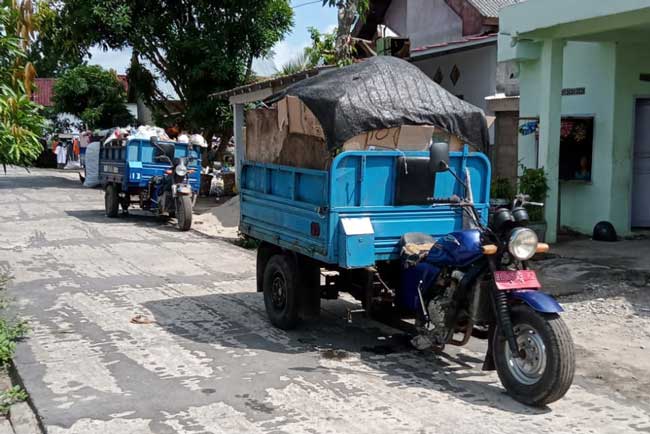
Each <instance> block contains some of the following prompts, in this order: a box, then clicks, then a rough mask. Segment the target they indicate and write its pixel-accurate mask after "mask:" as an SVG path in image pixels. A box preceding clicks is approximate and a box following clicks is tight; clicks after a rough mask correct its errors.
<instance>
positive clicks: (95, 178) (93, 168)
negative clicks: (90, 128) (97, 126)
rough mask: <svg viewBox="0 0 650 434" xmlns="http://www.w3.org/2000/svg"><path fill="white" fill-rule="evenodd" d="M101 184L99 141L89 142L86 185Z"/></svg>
mask: <svg viewBox="0 0 650 434" xmlns="http://www.w3.org/2000/svg"><path fill="white" fill-rule="evenodd" d="M98 185H99V142H92V143H89V144H88V146H87V147H86V180H85V181H84V187H90V188H92V187H97V186H98Z"/></svg>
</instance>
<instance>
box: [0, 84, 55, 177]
mask: <svg viewBox="0 0 650 434" xmlns="http://www.w3.org/2000/svg"><path fill="white" fill-rule="evenodd" d="M0 90H1V91H2V94H1V95H0V164H2V165H3V167H5V166H7V165H16V166H29V165H31V164H32V163H33V162H34V160H36V159H37V158H38V156H39V154H40V153H41V151H42V150H43V147H42V146H41V143H40V141H39V138H40V137H41V134H42V133H43V129H44V127H45V119H44V118H43V117H42V116H41V115H40V113H39V108H40V107H39V106H38V105H36V104H34V103H33V102H32V101H30V99H29V97H28V96H27V95H26V93H25V89H24V87H23V85H22V83H19V84H18V85H17V89H15V88H12V87H9V86H8V85H6V84H2V85H0Z"/></svg>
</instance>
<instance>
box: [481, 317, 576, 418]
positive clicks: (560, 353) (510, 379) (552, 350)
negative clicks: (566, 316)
mask: <svg viewBox="0 0 650 434" xmlns="http://www.w3.org/2000/svg"><path fill="white" fill-rule="evenodd" d="M511 318H512V326H513V329H514V332H515V336H516V339H517V344H518V345H519V351H520V354H519V357H514V355H513V354H512V352H511V351H510V346H509V345H508V342H507V341H506V339H505V337H503V333H501V330H500V329H499V328H497V330H496V333H495V334H494V341H493V355H494V363H495V365H496V369H497V373H498V374H499V379H500V380H501V383H502V384H503V386H504V387H505V388H506V390H507V391H508V394H510V395H511V396H512V397H513V398H514V399H516V400H517V401H519V402H521V403H524V404H526V405H531V406H536V407H542V406H544V405H547V404H550V403H552V402H554V401H557V400H558V399H560V398H562V397H563V396H564V395H565V394H566V392H567V391H568V390H569V387H571V384H572V383H573V374H574V372H575V352H574V348H573V340H572V339H571V334H570V333H569V329H568V328H567V326H566V324H565V323H564V321H563V320H562V318H560V316H559V315H557V314H543V313H539V312H536V311H534V310H533V309H531V308H530V307H528V306H526V305H517V306H513V307H512V308H511Z"/></svg>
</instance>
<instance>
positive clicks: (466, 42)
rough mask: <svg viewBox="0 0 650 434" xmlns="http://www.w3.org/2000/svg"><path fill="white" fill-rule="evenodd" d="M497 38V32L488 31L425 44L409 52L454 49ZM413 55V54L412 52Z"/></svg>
mask: <svg viewBox="0 0 650 434" xmlns="http://www.w3.org/2000/svg"><path fill="white" fill-rule="evenodd" d="M496 40H497V34H496V33H490V34H487V35H479V36H468V37H466V38H463V39H459V40H457V41H448V42H440V43H438V44H431V45H425V46H423V47H417V48H413V49H411V53H419V52H422V51H427V50H431V49H438V48H439V49H447V48H449V49H450V50H451V49H454V48H458V47H461V46H464V45H471V44H474V43H477V42H496ZM412 55H413V54H412Z"/></svg>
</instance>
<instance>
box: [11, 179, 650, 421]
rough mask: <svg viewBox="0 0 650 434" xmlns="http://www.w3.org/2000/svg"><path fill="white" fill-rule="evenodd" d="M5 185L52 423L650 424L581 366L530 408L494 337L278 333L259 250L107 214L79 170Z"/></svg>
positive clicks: (45, 412)
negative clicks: (514, 393)
mask: <svg viewBox="0 0 650 434" xmlns="http://www.w3.org/2000/svg"><path fill="white" fill-rule="evenodd" d="M0 193H1V194H0V217H2V219H1V220H0V234H1V236H2V241H1V244H0V269H2V270H5V271H9V270H10V271H11V272H12V273H13V275H14V276H15V280H14V282H13V284H12V286H11V288H10V292H11V294H12V295H13V296H14V297H15V299H16V305H17V306H18V310H19V313H20V315H22V316H23V317H24V318H26V319H27V320H28V321H29V323H30V325H31V329H32V331H31V333H30V336H29V338H28V339H27V340H25V341H24V342H23V343H21V344H20V345H19V347H18V350H17V357H16V363H17V366H18V371H19V374H20V376H21V377H22V379H23V381H24V383H25V385H26V387H27V390H28V392H29V393H30V395H31V398H32V400H33V402H34V404H35V406H36V408H37V410H38V414H39V416H40V417H41V418H42V419H43V422H44V425H45V426H46V428H47V431H48V432H49V433H53V434H58V433H123V434H128V433H138V434H146V433H198V432H201V433H208V432H209V433H271V432H272V433H280V432H286V433H385V432H397V433H415V432H418V433H424V432H431V433H433V432H436V433H521V432H531V433H533V432H534V433H561V432H576V433H596V432H598V433H621V432H634V431H645V432H650V416H649V414H648V412H647V409H640V408H637V407H636V406H635V405H634V403H630V402H629V401H623V398H621V397H619V396H617V395H616V394H614V393H611V394H610V393H609V392H607V391H603V390H601V389H599V391H594V390H593V389H592V388H591V387H589V386H587V384H589V383H588V382H586V381H582V379H581V378H580V377H578V378H577V379H576V385H575V386H574V387H573V388H572V389H571V391H570V392H569V394H568V395H567V397H566V398H565V399H564V400H562V401H561V402H559V403H556V404H554V405H551V406H550V408H546V409H541V410H534V409H530V408H526V407H524V406H522V405H519V404H518V403H516V402H514V401H513V400H512V399H510V398H509V397H508V396H507V395H506V394H505V393H504V392H503V389H502V388H501V386H500V385H499V383H498V380H497V378H496V376H495V375H494V374H485V373H482V372H480V370H479V369H478V367H479V366H480V363H481V355H480V353H479V352H478V351H476V350H479V349H480V348H478V347H474V351H473V350H465V349H464V350H462V351H455V350H450V351H449V352H446V353H445V354H442V355H434V354H432V353H427V354H422V353H418V352H415V351H411V350H410V349H409V348H408V347H407V346H406V345H405V344H404V339H402V338H401V336H400V335H399V334H395V331H394V330H390V329H387V328H383V327H381V326H380V325H379V324H377V323H374V322H371V321H366V320H364V319H359V320H358V321H355V322H354V323H353V324H351V325H350V324H347V323H346V321H345V320H344V319H343V317H344V316H345V311H346V308H348V307H350V306H351V305H350V303H348V302H346V301H337V302H327V303H324V314H323V317H322V318H321V319H320V320H319V321H318V322H314V323H310V324H306V325H305V326H303V327H302V328H301V329H300V330H299V331H295V332H291V333H286V332H283V331H279V330H275V329H273V328H271V327H270V326H269V323H268V322H267V320H266V316H265V313H264V308H263V302H262V297H261V296H260V295H259V294H257V293H255V281H254V277H253V274H254V255H253V254H252V253H251V252H248V251H245V250H241V249H239V248H237V247H235V246H233V245H231V244H228V243H225V242H221V241H218V240H214V239H210V238H208V237H204V236H201V235H200V234H198V233H193V232H190V233H179V232H177V231H176V230H175V229H174V228H173V227H171V226H165V225H161V224H159V223H158V222H156V221H155V220H154V219H152V218H150V217H148V216H145V215H133V216H131V217H129V218H120V219H116V220H108V219H106V218H105V217H104V216H103V196H102V192H101V191H98V190H87V189H82V188H81V187H80V186H79V185H78V183H77V182H76V181H75V179H74V176H73V175H71V174H63V173H61V172H56V171H43V170H37V171H33V172H32V174H31V175H27V174H26V173H24V172H20V171H16V170H11V171H10V172H9V174H8V175H7V176H0ZM136 315H142V317H140V318H142V319H144V320H145V321H140V322H141V323H133V322H132V319H133V318H134V317H135V316H136ZM146 320H150V321H152V322H151V323H146V322H147V321H146ZM142 322H145V323H144V324H143V323H142ZM390 336H392V337H390Z"/></svg>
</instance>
